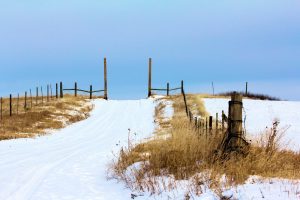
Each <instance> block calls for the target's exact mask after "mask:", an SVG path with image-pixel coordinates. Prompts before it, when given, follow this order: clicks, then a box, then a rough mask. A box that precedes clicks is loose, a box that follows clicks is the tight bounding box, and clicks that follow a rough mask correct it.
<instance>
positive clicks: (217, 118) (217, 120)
mask: <svg viewBox="0 0 300 200" xmlns="http://www.w3.org/2000/svg"><path fill="white" fill-rule="evenodd" d="M218 130H219V113H216V131H217V132H218Z"/></svg>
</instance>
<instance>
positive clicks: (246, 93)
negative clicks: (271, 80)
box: [245, 82, 248, 96]
mask: <svg viewBox="0 0 300 200" xmlns="http://www.w3.org/2000/svg"><path fill="white" fill-rule="evenodd" d="M245 95H246V96H248V82H246V92H245Z"/></svg>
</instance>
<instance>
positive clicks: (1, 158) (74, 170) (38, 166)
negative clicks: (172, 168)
mask: <svg viewBox="0 0 300 200" xmlns="http://www.w3.org/2000/svg"><path fill="white" fill-rule="evenodd" d="M219 101H220V102H222V103H219ZM248 101H250V100H245V109H246V112H247V123H249V125H251V123H253V122H251V120H252V119H251V118H254V117H255V115H257V113H258V112H259V111H260V112H259V113H260V115H268V114H270V112H267V111H266V110H272V112H271V114H272V113H273V114H274V113H277V111H278V109H279V108H277V106H274V105H275V104H274V103H276V102H260V101H255V102H251V101H250V102H248ZM227 102H228V100H214V99H213V100H207V99H206V100H205V103H206V106H207V108H208V110H209V111H210V112H215V110H217V111H221V110H222V109H224V110H225V109H226V106H227ZM259 102H260V103H259ZM93 103H94V104H95V109H94V110H93V111H92V113H91V116H90V117H89V118H88V119H86V120H84V121H81V122H78V123H75V124H73V125H70V126H68V127H66V128H64V129H61V130H58V131H54V132H53V133H52V134H51V135H46V136H42V137H38V138H36V139H17V140H7V141H0V199H1V200H27V199H30V200H44V199H59V200H77V199H78V200H85V199H89V200H90V199H91V200H98V199H99V200H102V199H103V200H123V199H131V198H132V197H134V198H135V199H137V200H146V199H148V200H151V199H185V197H186V195H187V194H189V196H190V197H191V199H196V200H217V199H220V197H218V196H217V194H216V193H215V192H214V191H213V190H212V189H210V188H209V187H208V185H209V180H207V184H204V185H203V186H202V191H203V193H202V194H201V195H200V196H196V195H195V194H194V193H193V191H190V190H189V184H190V183H191V182H190V181H189V180H182V181H175V180H174V179H172V177H158V178H160V179H161V180H164V181H165V182H166V181H167V182H168V181H171V182H172V181H175V185H176V186H177V188H176V189H172V190H169V191H164V192H162V193H160V194H158V195H154V196H153V195H151V194H149V193H147V192H145V193H141V194H139V193H135V192H132V191H130V190H129V189H128V188H125V185H124V183H122V182H121V183H118V182H117V181H116V180H107V167H108V166H107V164H108V163H110V161H111V160H112V159H114V154H113V152H117V151H118V150H119V149H120V147H121V146H127V145H128V135H129V136H130V137H131V140H132V141H133V142H135V143H136V142H139V141H145V140H144V139H145V138H149V137H151V134H152V133H153V132H154V130H155V126H156V125H155V124H154V110H155V105H157V104H156V103H157V102H155V99H152V98H151V99H148V100H134V101H113V100H112V101H111V100H110V101H105V100H94V101H93ZM264 103H268V105H270V106H267V105H266V104H264ZM277 103H278V102H277ZM283 103H284V105H282V107H281V108H285V109H286V110H291V111H293V112H292V113H294V112H295V113H296V110H297V109H298V108H297V106H299V103H295V105H294V106H293V104H292V103H293V102H283ZM290 103H291V104H290ZM167 104H168V105H167V106H166V108H165V115H164V117H167V118H170V117H171V116H172V114H173V112H174V111H173V109H172V106H171V103H167ZM249 105H250V106H249ZM276 105H277V104H276ZM279 105H280V104H279ZM253 106H254V107H255V108H257V109H258V110H255V109H253ZM265 107H267V108H265ZM213 109H215V110H213ZM298 110H299V109H298ZM278 113H279V112H278ZM252 115H254V117H253V116H252ZM287 116H289V115H288V114H286V113H285V114H284V115H280V117H281V118H280V119H281V122H282V123H283V122H285V121H284V120H286V121H288V122H289V124H291V125H294V121H291V120H288V117H287ZM272 117H273V115H270V117H269V118H268V119H270V121H267V120H265V121H264V122H261V121H259V122H257V124H258V125H261V126H259V127H258V128H257V127H256V126H254V127H253V128H252V129H251V128H250V127H249V130H260V128H262V129H264V126H265V124H268V123H269V122H272ZM284 117H285V118H284ZM293 117H295V116H293ZM298 118H299V117H298ZM292 127H293V126H292ZM290 130H294V129H289V131H290ZM295 130H299V129H297V128H296V129H295ZM289 134H292V133H289ZM140 164H141V163H135V164H133V165H132V167H135V168H138V167H139V165H140ZM299 190H300V184H299V181H289V180H284V179H262V178H259V177H250V178H249V180H248V181H247V182H246V183H245V184H243V185H238V186H237V187H230V188H227V189H223V190H222V191H223V193H222V195H223V196H232V197H233V198H234V199H245V200H246V199H274V200H276V199H299V198H300V191H299Z"/></svg>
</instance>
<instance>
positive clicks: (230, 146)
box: [223, 92, 248, 153]
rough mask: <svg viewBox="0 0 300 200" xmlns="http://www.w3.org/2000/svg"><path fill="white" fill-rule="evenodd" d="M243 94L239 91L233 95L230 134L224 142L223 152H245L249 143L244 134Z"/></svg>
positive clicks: (230, 110)
mask: <svg viewBox="0 0 300 200" xmlns="http://www.w3.org/2000/svg"><path fill="white" fill-rule="evenodd" d="M242 111H243V96H242V95H241V94H239V93H237V92H234V93H233V94H232V95H231V101H229V109H228V134H227V135H226V136H225V140H224V143H223V152H228V151H236V152H242V153H244V150H246V149H245V147H247V146H248V143H247V142H246V140H245V139H244V135H243V112H242Z"/></svg>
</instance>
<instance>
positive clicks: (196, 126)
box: [195, 117, 198, 128]
mask: <svg viewBox="0 0 300 200" xmlns="http://www.w3.org/2000/svg"><path fill="white" fill-rule="evenodd" d="M195 128H198V118H197V117H195Z"/></svg>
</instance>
